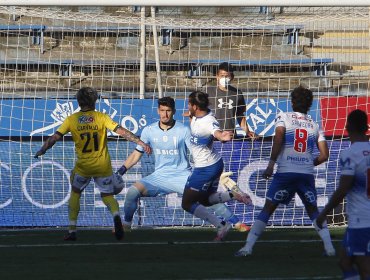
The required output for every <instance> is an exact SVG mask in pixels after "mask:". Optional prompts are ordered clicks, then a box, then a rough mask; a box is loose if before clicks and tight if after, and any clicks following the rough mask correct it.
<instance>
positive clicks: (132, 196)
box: [123, 186, 141, 223]
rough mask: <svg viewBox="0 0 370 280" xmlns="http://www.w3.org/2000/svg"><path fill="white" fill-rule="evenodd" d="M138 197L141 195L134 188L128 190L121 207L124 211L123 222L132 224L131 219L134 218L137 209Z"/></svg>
mask: <svg viewBox="0 0 370 280" xmlns="http://www.w3.org/2000/svg"><path fill="white" fill-rule="evenodd" d="M140 197H141V193H140V192H139V190H138V189H137V188H136V187H134V186H131V187H130V188H129V189H128V191H127V193H126V197H125V204H124V205H123V210H124V211H125V216H124V219H125V222H129V223H131V222H132V218H133V217H134V214H135V211H136V209H137V202H138V200H139V198H140Z"/></svg>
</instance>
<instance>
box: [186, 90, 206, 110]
mask: <svg viewBox="0 0 370 280" xmlns="http://www.w3.org/2000/svg"><path fill="white" fill-rule="evenodd" d="M208 105H209V100H208V94H207V93H204V92H202V91H193V92H192V93H190V95H189V102H188V108H189V112H190V114H191V115H192V116H194V113H195V111H196V110H197V109H198V110H199V111H208Z"/></svg>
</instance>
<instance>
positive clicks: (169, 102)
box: [158, 96, 175, 111]
mask: <svg viewBox="0 0 370 280" xmlns="http://www.w3.org/2000/svg"><path fill="white" fill-rule="evenodd" d="M159 106H166V107H170V108H171V109H172V110H173V111H174V110H175V100H174V99H173V98H172V97H170V96H166V97H162V98H159V99H158V108H159Z"/></svg>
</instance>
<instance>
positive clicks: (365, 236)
mask: <svg viewBox="0 0 370 280" xmlns="http://www.w3.org/2000/svg"><path fill="white" fill-rule="evenodd" d="M342 246H343V248H344V249H345V251H346V254H347V256H350V257H351V256H370V228H347V230H346V232H345V234H344V237H343V241H342Z"/></svg>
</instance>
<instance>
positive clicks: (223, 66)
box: [217, 62, 234, 79]
mask: <svg viewBox="0 0 370 280" xmlns="http://www.w3.org/2000/svg"><path fill="white" fill-rule="evenodd" d="M220 70H223V71H226V72H229V74H230V76H231V78H232V79H233V78H234V67H233V66H232V65H231V64H230V63H228V62H222V63H221V64H220V65H218V69H217V73H218V72H219V71H220Z"/></svg>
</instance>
